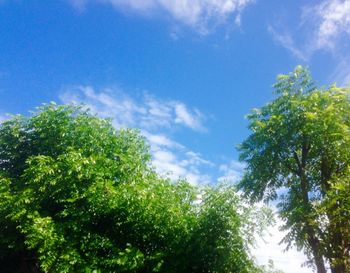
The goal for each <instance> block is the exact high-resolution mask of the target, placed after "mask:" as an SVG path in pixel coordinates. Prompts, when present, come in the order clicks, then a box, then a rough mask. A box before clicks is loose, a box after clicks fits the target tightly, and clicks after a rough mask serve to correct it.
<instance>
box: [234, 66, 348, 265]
mask: <svg viewBox="0 0 350 273" xmlns="http://www.w3.org/2000/svg"><path fill="white" fill-rule="evenodd" d="M275 89H276V93H277V98H276V99H275V100H274V101H272V102H271V103H269V104H267V105H266V106H264V107H262V108H260V109H255V110H254V111H253V112H252V113H251V114H250V115H248V119H249V122H250V129H251V131H252V134H251V135H250V136H249V137H248V138H247V139H246V140H245V141H244V142H243V143H242V144H241V146H240V152H241V160H244V161H245V162H247V172H246V174H245V176H244V178H243V180H242V182H241V183H240V187H241V188H242V189H243V190H244V191H245V193H246V195H247V196H249V197H250V198H251V199H252V200H253V201H258V200H262V199H264V200H275V199H277V197H278V195H277V191H278V190H281V192H282V195H281V196H280V197H281V199H279V204H278V207H279V210H280V215H281V217H282V219H283V220H285V226H284V229H286V230H289V232H288V234H287V236H286V237H285V239H284V242H286V243H288V247H290V246H291V245H293V244H296V246H297V247H298V248H302V249H304V251H305V252H306V254H308V255H309V257H310V259H312V260H313V261H314V263H315V265H316V267H317V270H318V272H325V266H324V260H327V261H328V262H329V263H330V264H331V269H332V272H348V270H350V266H349V258H350V257H349V242H350V241H349V239H350V238H349V232H348V231H347V230H345V229H344V228H343V229H340V227H343V226H344V224H343V223H344V222H343V221H344V219H341V218H340V217H339V215H341V214H343V213H346V214H345V215H347V214H348V209H347V208H348V206H349V203H348V202H349V199H348V198H343V197H341V195H340V193H342V194H343V195H344V193H345V189H346V188H348V186H347V185H348V184H347V183H348V181H349V179H348V178H347V177H348V175H347V174H348V170H349V167H350V152H349V151H350V134H349V129H350V115H349V114H350V101H349V90H348V89H344V88H337V87H336V86H332V87H330V88H329V89H319V88H316V86H315V85H314V83H313V81H312V79H311V77H310V75H309V72H308V71H307V70H306V69H303V68H302V67H297V68H296V69H295V71H294V72H293V73H290V74H288V75H281V76H279V77H278V81H277V83H276V84H275ZM344 179H345V180H344ZM334 181H338V182H334ZM339 181H342V182H341V183H342V186H340V184H339V183H340V182H339ZM339 187H340V188H339ZM334 191H336V192H334ZM340 199H341V200H340ZM331 204H333V205H331ZM335 213H336V214H335ZM346 223H348V221H346ZM336 257H338V258H337V259H341V260H343V261H345V260H347V262H344V263H343V264H341V265H338V264H337V263H336V262H335V259H336ZM345 268H347V269H345Z"/></svg>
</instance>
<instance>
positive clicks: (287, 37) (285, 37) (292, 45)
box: [268, 25, 309, 61]
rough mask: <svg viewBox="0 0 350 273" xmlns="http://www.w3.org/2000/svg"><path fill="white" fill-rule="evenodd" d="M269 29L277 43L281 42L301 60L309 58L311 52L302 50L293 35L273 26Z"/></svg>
mask: <svg viewBox="0 0 350 273" xmlns="http://www.w3.org/2000/svg"><path fill="white" fill-rule="evenodd" d="M268 31H269V33H270V34H271V35H272V37H273V39H274V40H275V42H276V43H278V44H280V45H281V46H283V47H284V48H286V49H287V50H288V51H290V52H291V53H292V54H293V55H294V56H295V57H297V58H298V59H300V60H303V61H305V60H307V59H308V58H309V56H308V55H309V52H308V51H305V50H302V49H301V48H299V47H298V46H297V45H296V42H295V41H294V39H293V37H292V35H291V34H290V33H289V32H287V31H285V32H281V31H277V30H276V29H275V28H274V27H273V26H271V25H270V26H268Z"/></svg>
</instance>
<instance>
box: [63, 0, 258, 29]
mask: <svg viewBox="0 0 350 273" xmlns="http://www.w3.org/2000/svg"><path fill="white" fill-rule="evenodd" d="M69 1H70V2H71V4H72V5H73V6H74V7H76V8H77V9H79V10H83V9H85V8H86V6H87V4H89V3H101V4H109V5H112V6H113V7H114V8H115V9H116V10H122V11H133V12H137V13H139V14H142V15H157V14H163V15H165V16H167V15H168V16H169V15H170V16H171V17H172V18H173V19H175V20H176V21H177V22H180V23H182V24H185V25H187V26H190V27H192V28H194V29H196V30H197V31H199V32H200V33H202V34H207V33H208V31H209V29H210V28H212V26H213V25H214V26H215V25H218V24H222V23H224V22H226V21H227V20H228V19H230V18H232V20H231V21H232V22H235V23H236V24H238V25H239V24H240V21H241V13H242V11H243V10H244V9H245V8H246V7H247V6H248V5H249V4H252V3H253V2H254V0H69Z"/></svg>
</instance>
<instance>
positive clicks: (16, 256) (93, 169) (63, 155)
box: [0, 104, 262, 273]
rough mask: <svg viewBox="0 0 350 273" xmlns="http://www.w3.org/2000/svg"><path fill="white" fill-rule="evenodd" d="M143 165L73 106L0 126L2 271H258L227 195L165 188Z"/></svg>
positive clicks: (135, 151)
mask: <svg viewBox="0 0 350 273" xmlns="http://www.w3.org/2000/svg"><path fill="white" fill-rule="evenodd" d="M150 159H151V157H150V154H149V152H148V147H147V145H146V144H145V141H144V139H143V138H142V137H141V136H140V134H138V133H137V132H136V131H133V130H128V129H124V130H115V129H114V128H113V126H112V125H111V121H110V120H103V119H99V118H98V117H96V116H94V115H92V114H91V113H90V112H89V111H88V110H84V108H82V107H76V106H64V105H63V106H57V105H55V104H51V105H44V106H43V107H40V108H39V109H38V110H37V111H36V112H34V113H33V114H32V116H31V117H29V118H27V117H23V116H15V117H13V118H12V119H10V120H8V121H5V122H4V123H2V124H1V126H0V268H1V272H4V273H7V272H23V273H24V272H86V273H87V272H135V273H136V272H137V273H148V272H169V273H171V272H174V273H175V272H198V273H199V272H262V271H261V269H259V268H258V267H256V266H255V264H254V263H253V261H252V260H251V258H250V256H249V253H248V249H247V243H246V241H245V236H248V235H247V234H246V233H245V232H244V230H247V229H248V230H249V228H247V227H248V225H250V224H249V221H248V219H249V217H248V216H247V215H245V216H244V217H243V216H242V215H241V214H240V213H239V211H241V209H240V205H239V204H240V202H239V198H238V196H237V195H235V194H233V192H232V189H231V193H230V194H226V192H227V191H226V190H223V188H221V187H219V188H217V189H214V188H205V189H204V188H203V189H201V188H196V187H193V186H191V185H190V184H188V183H187V182H186V181H181V180H180V181H177V182H172V181H169V180H168V179H166V178H162V177H160V176H159V175H157V174H156V173H155V171H154V169H153V167H152V165H151V161H150ZM198 194H201V195H202V200H201V201H200V200H198V198H197V195H198ZM250 211H252V210H250ZM245 212H248V210H246V211H245ZM256 225H259V223H256ZM250 226H252V225H250Z"/></svg>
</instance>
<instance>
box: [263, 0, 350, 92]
mask: <svg viewBox="0 0 350 273" xmlns="http://www.w3.org/2000/svg"><path fill="white" fill-rule="evenodd" d="M294 21H296V22H300V23H299V24H295V25H294V27H290V28H289V29H288V28H286V26H285V25H284V24H281V22H278V24H275V25H269V26H268V32H269V33H270V34H271V35H272V37H273V39H274V40H275V42H276V43H277V44H279V45H281V46H282V47H284V48H286V49H287V50H288V51H289V52H290V53H291V54H292V55H294V56H295V57H296V58H297V59H299V60H301V61H304V62H308V61H310V60H311V59H312V57H313V55H314V54H315V53H316V52H326V53H328V54H331V56H332V57H333V58H334V60H336V62H337V63H338V64H339V65H338V67H337V68H336V69H335V72H334V75H333V76H335V77H333V79H335V80H336V81H337V82H338V83H340V84H341V85H347V84H349V83H350V66H349V65H347V64H348V63H350V54H349V49H350V48H349V44H350V0H324V1H322V2H319V3H318V4H316V5H308V6H304V7H303V8H302V11H301V13H300V14H299V17H298V18H294Z"/></svg>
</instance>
